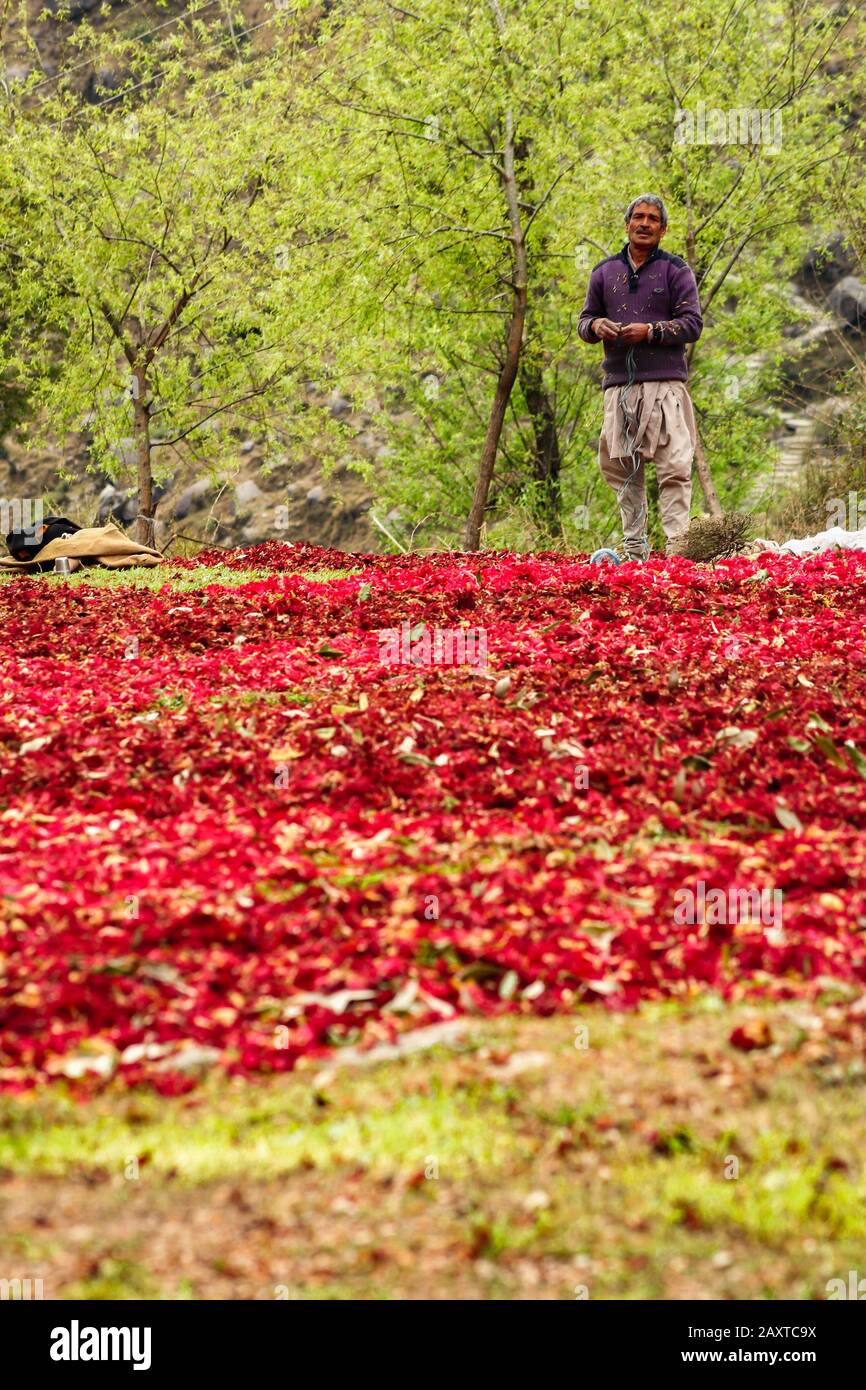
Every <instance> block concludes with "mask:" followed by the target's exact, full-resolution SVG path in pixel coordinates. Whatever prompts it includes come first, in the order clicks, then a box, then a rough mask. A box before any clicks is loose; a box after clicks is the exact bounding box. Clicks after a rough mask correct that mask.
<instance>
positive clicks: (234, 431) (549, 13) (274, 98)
mask: <svg viewBox="0 0 866 1390" xmlns="http://www.w3.org/2000/svg"><path fill="white" fill-rule="evenodd" d="M139 18H140V17H139ZM137 22H138V21H137ZM864 22H866V21H864V17H863V15H848V14H845V15H840V14H839V13H837V12H836V11H834V10H832V9H830V8H828V7H827V6H826V5H825V4H824V3H823V0H799V2H798V4H797V5H795V6H793V7H792V6H790V5H788V4H787V3H783V0H760V3H758V4H752V5H744V6H739V7H736V8H728V9H725V8H720V7H719V6H718V5H717V4H716V3H715V0H690V3H689V5H688V7H687V8H685V9H684V8H683V7H682V6H681V5H680V4H679V3H678V2H676V0H657V2H656V4H654V6H653V7H652V9H651V10H647V9H643V10H640V9H638V10H635V8H634V6H633V5H631V4H628V3H626V0H603V2H601V0H600V2H599V3H593V4H591V5H590V4H582V3H575V0H549V3H547V4H545V5H543V6H526V5H521V4H518V3H517V0H485V3H479V4H476V5H473V6H469V7H467V6H466V5H465V4H464V3H462V0H422V3H420V4H418V5H414V6H412V7H411V8H408V9H407V8H401V7H398V6H393V5H391V4H389V3H387V0H351V3H348V0H337V3H334V4H332V5H329V6H327V7H322V6H321V4H320V3H318V0H316V3H312V0H292V2H291V3H288V4H286V5H284V6H281V8H280V10H279V11H274V13H273V14H271V15H270V16H269V17H268V18H267V19H266V20H263V21H262V27H263V34H262V35H259V34H257V33H256V32H250V33H245V32H244V30H243V24H242V22H241V20H240V18H239V17H235V16H234V15H233V14H231V15H230V14H229V11H228V10H227V9H225V8H223V7H221V8H220V11H219V13H218V15H217V16H216V18H214V17H213V15H212V13H211V12H210V7H209V6H206V5H204V4H202V3H199V4H196V5H194V6H191V7H190V16H189V18H188V22H186V23H184V24H170V25H167V26H165V28H164V29H161V30H160V31H158V32H151V33H149V34H148V35H147V36H146V37H145V36H144V34H143V33H142V34H139V35H137V34H136V31H135V29H134V28H133V29H132V30H131V31H130V30H129V29H127V30H126V31H124V30H123V29H122V28H121V27H120V26H115V25H111V26H105V27H104V28H102V27H100V26H99V25H98V24H93V25H90V24H88V23H87V21H84V22H83V23H81V24H79V25H78V26H77V27H76V37H75V43H76V54H75V66H76V67H80V66H81V65H86V64H87V63H90V64H92V66H93V69H94V71H96V72H98V71H102V70H106V69H109V70H112V71H114V72H116V73H119V74H121V75H122V76H121V79H120V86H119V87H115V88H113V89H108V88H106V89H105V90H103V91H100V90H98V88H97V92H96V95H97V97H98V101H97V103H96V104H94V105H91V106H84V105H82V104H81V102H80V100H79V98H78V97H77V95H76V94H75V92H74V91H73V88H72V84H71V83H69V82H68V81H67V80H66V79H65V78H64V76H63V74H62V73H61V76H60V80H58V81H57V83H56V84H48V86H47V89H46V84H45V83H44V81H42V80H41V78H40V76H39V74H38V73H36V72H34V74H33V75H32V77H31V79H29V80H28V82H26V83H24V84H23V86H22V87H21V89H20V90H17V91H16V93H15V94H14V95H13V96H11V97H10V99H9V101H8V102H7V104H6V106H5V107H4V108H3V115H2V117H0V119H2V120H3V122H4V130H3V140H2V143H0V225H2V226H3V228H4V232H3V236H2V242H0V262H2V263H0V271H2V273H3V283H4V285H5V289H4V292H3V295H2V299H0V379H2V380H5V381H6V382H7V383H9V385H10V386H11V387H13V388H14V389H15V391H16V392H18V395H17V396H16V397H14V398H13V397H10V398H9V399H14V400H16V401H17V402H18V403H19V406H20V402H21V401H23V400H24V395H25V393H26V394H27V396H28V397H29V400H30V403H31V409H32V412H33V421H32V431H31V432H32V434H33V435H34V436H39V435H41V436H43V437H51V438H52V439H53V440H55V441H62V439H63V437H64V435H65V433H66V432H68V431H74V432H81V431H85V432H86V437H87V439H88V444H89V457H90V466H91V467H93V468H94V469H99V470H102V471H104V472H106V473H108V474H109V475H110V476H112V477H116V478H118V479H121V478H125V477H128V476H129V474H130V472H137V473H138V477H139V481H141V476H142V475H141V465H142V459H143V458H144V457H145V455H147V458H146V459H145V461H146V462H147V463H148V465H151V464H152V472H153V475H154V477H155V478H156V479H157V480H160V479H161V478H163V477H165V476H166V475H167V474H169V473H170V472H172V471H173V470H174V469H175V467H176V466H177V463H178V460H190V459H191V460H194V461H195V462H196V463H197V464H199V465H200V466H201V468H202V469H208V470H211V471H212V472H213V473H219V474H224V473H225V472H226V471H227V470H229V469H230V468H231V466H232V464H233V462H234V459H235V455H236V445H237V439H238V435H239V433H240V432H241V431H242V432H243V434H244V435H247V434H251V433H252V434H256V435H258V436H259V437H260V438H262V439H263V440H264V441H265V445H266V456H267V458H268V460H269V463H271V464H272V465H276V464H278V463H280V462H282V461H284V460H286V461H287V460H289V459H293V458H297V457H301V456H305V455H307V454H308V453H310V452H312V451H315V453H316V454H317V455H318V457H319V458H320V459H321V460H322V461H323V462H324V463H325V464H326V465H327V464H328V463H329V462H330V461H333V460H335V459H336V458H337V457H340V458H342V459H344V460H346V461H348V462H350V463H352V464H353V466H355V467H356V468H358V469H359V470H361V471H363V472H365V474H366V476H367V477H368V478H369V479H370V481H371V484H372V485H373V486H374V487H375V490H376V492H377V494H378V501H379V503H380V505H381V508H382V510H383V512H387V513H388V514H389V515H390V516H391V521H390V522H389V529H390V530H392V531H393V532H394V533H395V534H396V536H397V538H398V539H399V540H400V541H401V543H402V544H404V545H405V544H410V543H411V544H412V545H424V544H435V545H440V546H442V545H449V544H454V543H455V541H456V539H457V537H458V536H459V533H460V529H461V525H462V522H463V520H464V518H465V516H466V513H467V509H468V507H469V501H470V497H471V495H472V490H473V487H474V483H475V475H476V469H477V464H478V459H479V457H480V454H481V449H482V444H483V441H484V439H485V435H486V433H487V431H488V426H489V422H490V415H491V401H492V398H493V393H494V389H495V387H496V382H497V379H498V377H499V374H500V372H501V370H502V365H503V361H504V342H505V336H506V330H507V327H508V324H509V321H510V319H511V315H512V311H513V297H514V276H515V273H516V272H515V265H516V264H517V262H516V259H515V253H516V246H517V244H518V242H519V243H520V244H525V247H526V252H527V320H526V326H525V332H524V335H523V341H522V346H521V360H520V369H519V372H518V375H517V380H516V382H515V384H514V388H513V391H512V394H511V399H510V402H509V405H508V409H507V413H506V416H505V420H504V425H503V430H502V434H501V439H500V445H499V452H498V459H497V467H496V472H495V475H494V480H493V486H492V490H491V493H490V497H489V504H488V510H487V538H488V541H490V542H494V543H500V544H527V545H538V544H562V543H564V544H567V545H577V546H579V547H580V548H586V547H587V546H588V545H589V544H590V543H591V542H596V541H601V540H603V539H605V538H606V537H607V536H609V535H613V534H614V532H615V529H616V516H615V508H614V506H613V503H612V498H611V494H610V493H609V491H608V489H606V488H605V487H604V486H603V485H602V484H601V483H600V480H599V478H598V470H597V465H596V461H595V441H596V438H597V435H598V431H599V429H600V425H601V393H600V391H599V390H598V381H599V362H598V359H599V349H598V348H588V347H587V346H586V345H584V344H582V343H580V342H579V340H578V339H577V336H576V324H577V319H578V315H579V311H580V308H581V305H582V303H583V299H584V295H585V290H586V282H587V279H588V276H589V272H590V270H591V268H592V266H593V264H594V263H596V262H597V261H598V260H599V259H601V258H602V257H603V256H604V255H606V254H609V253H611V252H613V251H615V250H617V249H618V248H619V246H620V245H621V244H622V240H623V231H622V227H623V211H624V208H625V205H626V204H627V202H628V201H629V199H630V198H631V197H632V196H634V195H635V194H636V193H637V192H640V191H645V190H647V189H655V190H657V191H659V192H660V193H661V194H662V195H663V196H664V197H665V199H666V201H667V204H668V207H669V212H670V227H669V230H668V234H667V238H666V240H665V243H664V245H665V247H666V248H667V249H669V250H672V251H675V252H677V253H679V254H682V255H684V256H685V257H686V259H687V260H688V262H689V264H690V265H691V267H692V268H693V270H694V272H695V275H696V277H697V279H698V283H699V287H700V292H701V299H702V304H703V307H704V313H705V324H706V327H705V332H704V336H703V337H702V339H701V340H700V342H699V343H698V344H697V346H696V348H695V350H694V353H693V361H692V384H693V394H694V399H695V405H696V410H697V414H698V419H699V424H700V428H701V431H702V437H703V439H704V444H705V448H706V452H707V454H708V457H709V459H710V461H711V464H712V467H713V470H714V474H715V479H716V485H717V487H718V489H719V492H720V495H721V497H722V500H723V502H725V503H727V504H728V505H736V504H737V503H740V502H741V501H742V500H743V498H744V496H745V494H746V492H747V491H748V489H749V488H750V486H751V484H752V482H753V480H754V477H755V475H756V474H757V473H758V472H759V471H760V470H761V469H762V468H763V467H764V466H765V465H766V462H767V459H768V457H769V447H770V446H769V439H770V434H771V429H772V425H773V422H774V417H773V414H772V411H771V410H770V409H769V402H770V399H771V397H772V393H773V391H774V389H775V386H776V378H775V370H776V369H775V365H774V364H775V359H776V357H777V355H778V351H779V348H780V346H781V344H782V340H783V330H784V328H785V325H786V322H787V321H788V320H789V319H790V318H791V310H790V307H789V305H788V302H787V298H786V293H785V288H784V287H785V282H786V279H787V278H788V277H789V276H790V275H791V274H792V273H793V271H794V269H795V268H796V266H797V264H798V263H799V260H800V258H801V255H802V252H803V250H804V249H805V248H806V246H807V245H808V244H809V243H810V242H812V241H814V239H815V236H816V228H817V229H818V232H820V230H821V229H824V228H826V229H829V228H830V227H831V226H832V225H833V222H834V219H835V218H836V217H837V215H838V210H839V208H840V207H843V208H844V209H845V213H846V216H847V218H848V220H849V222H850V224H851V225H858V224H859V225H862V216H861V215H860V203H861V202H862V194H861V193H860V192H859V191H858V190H857V189H856V188H855V189H852V187H851V180H850V178H846V177H845V170H846V168H850V167H851V166H850V165H846V163H845V160H846V159H851V158H852V157H853V158H855V159H856V158H859V156H860V153H861V150H860V145H861V141H860V137H859V135H858V134H857V127H856V124H854V123H853V122H852V121H851V120H850V114H851V111H852V110H853V109H854V108H856V106H857V104H858V102H861V99H862V94H863V65H862V38H863V31H864ZM250 27H251V26H250ZM145 28H146V29H150V30H153V26H152V25H145ZM636 54H639V65H636ZM831 57H832V59H833V64H832V65H829V62H828V60H829V58H831ZM734 101H736V103H737V107H736V109H734V108H733V107H732V103H733V102H734ZM714 112H721V113H724V119H725V121H726V122H727V127H728V128H727V132H726V134H725V135H724V138H723V139H722V140H721V141H720V140H719V138H717V137H718V132H717V131H715V133H714V127H713V125H712V118H713V113H714ZM750 112H751V113H752V114H753V120H754V118H755V117H757V121H758V126H757V127H754V128H753V127H752V126H750V125H749V120H748V113H750ZM702 113H703V114H702ZM740 113H745V119H743V118H741V114H740ZM762 113H763V117H764V124H763V125H761V119H762ZM701 120H703V121H704V126H703V127H702V128H701V127H700V126H699V122H700V121H701ZM707 120H709V125H707ZM707 129H709V130H710V136H709V138H708V139H707V138H704V135H705V133H706V130H707ZM509 130H513V145H514V155H515V172H514V187H515V188H516V192H517V197H518V203H517V213H516V221H515V217H514V215H512V214H513V213H514V209H513V208H512V209H509V201H508V197H507V191H508V174H507V170H506V169H505V168H504V165H503V151H504V149H505V147H506V144H507V143H508V140H507V135H508V131H509ZM702 132H703V133H702ZM136 376H138V377H139V378H140V380H139V381H138V383H137V384H136V385H135V386H134V385H133V379H134V378H135V377H136ZM305 380H315V381H316V383H317V384H318V385H320V386H323V387H324V388H326V389H327V387H329V386H332V385H339V386H340V387H341V389H342V390H344V391H345V392H348V393H350V394H351V395H352V396H353V398H354V401H355V403H356V405H358V406H363V407H364V409H365V411H366V412H367V413H368V414H369V416H370V420H371V424H372V425H373V426H374V427H376V428H378V429H380V430H381V431H382V432H383V433H384V434H385V436H386V439H387V445H388V451H387V452H385V453H384V454H382V456H381V458H380V461H379V462H378V463H377V465H375V466H373V465H371V464H370V462H369V459H368V458H367V457H366V456H364V455H362V454H361V452H360V450H359V449H358V447H357V446H356V445H354V444H353V440H352V435H351V431H350V430H349V429H347V427H346V426H345V425H343V424H341V423H339V422H337V421H333V420H331V419H330V418H329V417H328V416H327V415H323V413H322V412H321V411H317V410H314V409H312V408H311V407H310V405H309V397H308V395H307V394H306V393H305V391H304V390H303V383H304V381H305ZM142 382H143V383H144V387H143V388H142ZM142 389H144V394H143V395H142ZM134 391H136V392H138V400H137V401H136V400H135V399H134V398H133V392H134ZM136 405H138V410H137V409H136ZM145 416H146V417H147V418H146V419H145V418H144V417H145Z"/></svg>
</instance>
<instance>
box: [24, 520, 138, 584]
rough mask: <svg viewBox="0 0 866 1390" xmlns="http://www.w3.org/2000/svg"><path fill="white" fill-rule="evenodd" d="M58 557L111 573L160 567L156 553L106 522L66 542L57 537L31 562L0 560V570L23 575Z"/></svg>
mask: <svg viewBox="0 0 866 1390" xmlns="http://www.w3.org/2000/svg"><path fill="white" fill-rule="evenodd" d="M61 556H67V557H68V558H69V559H75V558H77V557H78V558H84V557H87V558H88V559H90V560H95V561H97V562H98V563H99V564H100V565H106V566H107V567H108V568H109V569H113V570H120V569H129V568H131V567H132V566H133V565H161V564H162V556H161V555H160V553H159V551H158V550H151V549H150V547H149V546H146V545H139V544H138V541H133V540H130V538H129V536H125V535H124V534H123V532H122V531H121V530H119V529H118V527H117V526H114V525H112V524H111V522H109V524H108V525H107V526H85V527H84V528H83V529H82V530H81V531H74V532H73V534H72V535H71V536H69V537H68V538H67V539H66V540H64V539H63V538H62V537H60V538H58V539H57V540H54V541H49V542H48V544H47V545H46V546H45V547H44V548H43V549H42V550H40V551H39V553H38V555H36V556H34V558H33V559H32V560H16V559H14V558H13V557H12V556H11V555H8V556H4V557H2V558H0V570H23V571H24V572H25V573H26V572H27V571H28V570H35V568H36V566H37V565H42V564H45V562H46V561H51V560H56V559H58V558H59V557H61Z"/></svg>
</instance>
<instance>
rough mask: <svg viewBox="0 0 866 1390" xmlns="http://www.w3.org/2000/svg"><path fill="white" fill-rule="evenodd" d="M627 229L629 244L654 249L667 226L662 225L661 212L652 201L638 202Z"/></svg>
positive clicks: (649, 249)
mask: <svg viewBox="0 0 866 1390" xmlns="http://www.w3.org/2000/svg"><path fill="white" fill-rule="evenodd" d="M625 229H626V234H627V236H628V240H629V245H630V246H636V247H637V248H638V249H639V250H641V251H652V250H653V248H654V247H656V246H658V244H659V242H660V241H661V239H662V237H663V236H664V234H665V232H666V231H667V227H663V226H662V217H661V213H660V212H659V210H658V208H657V207H654V206H653V204H652V203H638V205H637V207H635V208H633V209H632V214H631V217H630V218H629V220H628V222H627V223H626V225H625Z"/></svg>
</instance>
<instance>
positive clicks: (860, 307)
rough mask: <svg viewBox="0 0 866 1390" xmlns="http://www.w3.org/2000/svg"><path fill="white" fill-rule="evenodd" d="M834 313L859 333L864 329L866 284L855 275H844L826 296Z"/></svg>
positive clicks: (865, 320)
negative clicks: (858, 330)
mask: <svg viewBox="0 0 866 1390" xmlns="http://www.w3.org/2000/svg"><path fill="white" fill-rule="evenodd" d="M827 303H828V304H829V305H830V308H831V309H832V310H833V312H834V313H836V314H838V315H839V317H840V318H841V319H844V320H845V322H846V323H849V324H850V325H851V327H852V328H858V329H860V330H861V332H862V331H863V330H864V329H866V284H864V282H863V281H862V280H858V279H857V276H856V275H846V276H845V278H844V279H843V280H840V281H839V283H838V285H834V286H833V288H832V290H831V291H830V293H829V294H828V295H827Z"/></svg>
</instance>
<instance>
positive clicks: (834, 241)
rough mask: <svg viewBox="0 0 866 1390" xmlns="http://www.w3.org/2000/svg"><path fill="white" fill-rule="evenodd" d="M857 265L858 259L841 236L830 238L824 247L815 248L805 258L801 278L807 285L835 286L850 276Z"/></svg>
mask: <svg viewBox="0 0 866 1390" xmlns="http://www.w3.org/2000/svg"><path fill="white" fill-rule="evenodd" d="M855 265H856V258H855V256H854V253H853V251H852V250H851V248H850V247H849V246H846V245H845V241H844V238H843V237H842V236H840V235H838V234H837V235H836V236H832V237H830V238H829V239H828V240H827V241H826V242H824V244H823V246H815V247H813V249H812V250H811V251H807V252H806V255H805V256H804V257H803V264H802V266H801V268H800V276H801V278H802V279H803V280H805V281H806V283H807V284H814V283H815V282H816V281H817V283H818V284H819V285H824V286H826V285H835V284H836V282H837V280H841V279H842V277H843V276H845V275H850V273H851V271H852V270H853V269H854V266H855Z"/></svg>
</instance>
